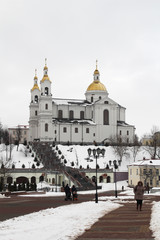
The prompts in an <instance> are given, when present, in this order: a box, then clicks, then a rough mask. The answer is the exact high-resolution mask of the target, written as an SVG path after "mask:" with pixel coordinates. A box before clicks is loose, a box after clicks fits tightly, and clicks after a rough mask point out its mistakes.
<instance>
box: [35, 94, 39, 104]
mask: <svg viewBox="0 0 160 240" xmlns="http://www.w3.org/2000/svg"><path fill="white" fill-rule="evenodd" d="M34 101H35V102H36V103H37V102H38V96H37V95H35V97H34Z"/></svg>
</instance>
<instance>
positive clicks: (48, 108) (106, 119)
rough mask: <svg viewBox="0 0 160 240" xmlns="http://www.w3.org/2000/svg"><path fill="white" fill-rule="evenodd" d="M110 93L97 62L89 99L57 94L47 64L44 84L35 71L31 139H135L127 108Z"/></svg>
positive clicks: (86, 141)
mask: <svg viewBox="0 0 160 240" xmlns="http://www.w3.org/2000/svg"><path fill="white" fill-rule="evenodd" d="M108 95H109V94H108V92H107V90H106V87H105V86H104V85H103V84H102V83H101V82H100V73H99V71H98V69H97V65H96V70H95V71H94V74H93V82H92V83H91V84H90V85H89V86H88V88H87V90H86V92H85V99H83V100H81V99H63V98H54V96H52V92H51V80H50V79H49V77H48V67H47V65H46V64H45V67H44V75H43V78H42V80H41V81H40V88H39V86H38V78H37V76H36V74H35V77H34V86H33V88H32V89H31V103H30V118H29V141H31V142H32V141H34V140H39V141H52V142H55V143H61V144H66V143H70V144H93V143H94V142H96V143H98V144H101V143H104V142H105V141H106V142H107V141H109V139H110V138H111V137H112V138H114V137H116V136H120V137H122V138H126V141H127V142H128V143H132V142H133V139H134V135H135V127H134V126H133V125H129V124H127V123H126V122H125V110H126V109H125V108H124V107H122V106H121V105H119V104H118V103H117V102H115V101H114V100H112V99H111V98H109V97H108Z"/></svg>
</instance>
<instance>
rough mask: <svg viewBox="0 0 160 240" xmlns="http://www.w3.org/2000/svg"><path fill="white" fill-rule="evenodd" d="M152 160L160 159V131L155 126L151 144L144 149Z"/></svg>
mask: <svg viewBox="0 0 160 240" xmlns="http://www.w3.org/2000/svg"><path fill="white" fill-rule="evenodd" d="M144 148H145V150H146V151H147V152H148V153H149V154H150V156H151V158H152V159H155V158H156V157H158V158H160V131H159V127H157V126H153V127H152V129H151V133H150V142H149V144H148V145H147V146H145V147H144Z"/></svg>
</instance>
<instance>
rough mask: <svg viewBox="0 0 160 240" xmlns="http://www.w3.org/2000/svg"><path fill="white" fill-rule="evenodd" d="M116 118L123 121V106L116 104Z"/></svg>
mask: <svg viewBox="0 0 160 240" xmlns="http://www.w3.org/2000/svg"><path fill="white" fill-rule="evenodd" d="M117 120H118V121H124V122H125V108H123V107H121V106H118V108H117Z"/></svg>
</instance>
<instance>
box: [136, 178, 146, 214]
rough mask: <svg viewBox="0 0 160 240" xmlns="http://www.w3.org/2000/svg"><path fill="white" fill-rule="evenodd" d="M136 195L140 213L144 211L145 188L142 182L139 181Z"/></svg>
mask: <svg viewBox="0 0 160 240" xmlns="http://www.w3.org/2000/svg"><path fill="white" fill-rule="evenodd" d="M134 194H135V199H136V201H137V210H138V209H139V210H140V211H142V202H143V195H144V187H143V183H142V182H141V181H139V182H138V184H137V185H136V186H135V187H134Z"/></svg>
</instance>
